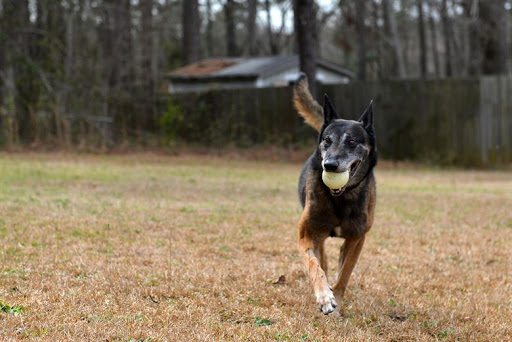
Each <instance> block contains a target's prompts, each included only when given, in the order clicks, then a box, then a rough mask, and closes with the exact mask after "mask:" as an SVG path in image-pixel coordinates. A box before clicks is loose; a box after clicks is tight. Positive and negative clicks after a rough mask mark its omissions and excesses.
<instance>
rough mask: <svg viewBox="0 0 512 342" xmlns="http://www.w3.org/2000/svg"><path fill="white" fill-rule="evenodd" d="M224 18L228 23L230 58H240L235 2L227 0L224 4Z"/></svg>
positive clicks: (227, 35)
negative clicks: (237, 44)
mask: <svg viewBox="0 0 512 342" xmlns="http://www.w3.org/2000/svg"><path fill="white" fill-rule="evenodd" d="M224 16H225V22H226V44H227V54H228V56H238V48H237V46H236V31H235V2H234V1H233V0H226V3H225V4H224Z"/></svg>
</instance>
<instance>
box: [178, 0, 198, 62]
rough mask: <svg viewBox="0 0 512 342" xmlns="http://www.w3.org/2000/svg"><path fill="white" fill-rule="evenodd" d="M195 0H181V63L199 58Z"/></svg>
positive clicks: (196, 4) (195, 60)
mask: <svg viewBox="0 0 512 342" xmlns="http://www.w3.org/2000/svg"><path fill="white" fill-rule="evenodd" d="M198 6H199V5H198V1H197V0H184V1H183V17H182V25H183V41H182V42H183V47H182V51H183V65H187V64H190V63H194V62H197V61H198V60H199V7H198Z"/></svg>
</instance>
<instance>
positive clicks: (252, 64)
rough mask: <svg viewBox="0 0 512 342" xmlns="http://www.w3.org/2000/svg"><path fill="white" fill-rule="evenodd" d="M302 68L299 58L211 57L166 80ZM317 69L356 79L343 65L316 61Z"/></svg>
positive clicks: (255, 75) (268, 73)
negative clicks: (320, 68)
mask: <svg viewBox="0 0 512 342" xmlns="http://www.w3.org/2000/svg"><path fill="white" fill-rule="evenodd" d="M298 66H299V57H298V56H297V55H290V56H271V57H247V58H244V57H241V58H230V57H226V58H212V59H205V60H202V61H199V62H197V63H193V64H190V65H187V66H185V67H183V68H179V69H176V70H174V71H172V72H170V73H169V74H167V77H169V78H170V79H181V80H185V79H188V80H190V79H222V78H258V77H262V78H265V77H269V76H272V75H274V74H276V73H279V72H282V71H285V70H287V69H290V68H295V67H298ZM317 67H322V68H324V69H328V70H330V71H332V72H335V73H338V74H340V75H343V76H346V77H349V78H353V77H354V73H353V72H352V71H350V70H347V69H345V68H342V67H341V66H339V65H337V64H335V63H332V62H328V61H326V60H323V59H317Z"/></svg>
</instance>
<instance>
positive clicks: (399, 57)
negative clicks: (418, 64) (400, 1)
mask: <svg viewBox="0 0 512 342" xmlns="http://www.w3.org/2000/svg"><path fill="white" fill-rule="evenodd" d="M382 5H383V7H384V13H386V15H385V17H387V18H388V19H387V20H389V29H390V33H391V40H392V44H393V54H394V63H393V65H394V68H393V70H394V72H393V74H394V75H397V74H398V77H400V78H405V77H407V74H406V71H405V63H404V59H403V52H402V44H401V42H400V37H399V36H398V29H397V26H396V18H395V13H394V10H393V6H392V4H391V3H390V1H389V0H382Z"/></svg>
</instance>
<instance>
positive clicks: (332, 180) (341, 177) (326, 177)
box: [322, 170, 349, 190]
mask: <svg viewBox="0 0 512 342" xmlns="http://www.w3.org/2000/svg"><path fill="white" fill-rule="evenodd" d="M348 178H349V172H348V170H347V171H345V172H327V171H325V170H324V171H323V172H322V181H323V182H324V184H325V185H327V187H328V188H330V189H336V190H337V189H341V188H343V187H344V186H345V184H347V182H348Z"/></svg>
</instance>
